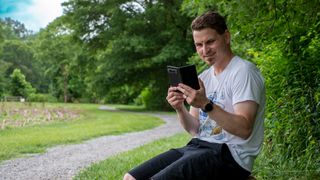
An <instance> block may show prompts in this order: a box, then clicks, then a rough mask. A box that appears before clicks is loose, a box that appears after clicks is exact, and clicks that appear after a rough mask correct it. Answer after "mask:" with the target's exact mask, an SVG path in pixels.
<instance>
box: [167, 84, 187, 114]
mask: <svg viewBox="0 0 320 180" xmlns="http://www.w3.org/2000/svg"><path fill="white" fill-rule="evenodd" d="M177 90H178V88H177V87H170V88H169V89H168V95H167V98H166V99H167V101H168V103H169V104H170V105H171V106H172V107H173V108H174V109H175V110H177V111H181V110H182V108H183V107H184V104H183V102H184V99H185V98H184V95H183V94H182V93H181V92H178V91H177Z"/></svg>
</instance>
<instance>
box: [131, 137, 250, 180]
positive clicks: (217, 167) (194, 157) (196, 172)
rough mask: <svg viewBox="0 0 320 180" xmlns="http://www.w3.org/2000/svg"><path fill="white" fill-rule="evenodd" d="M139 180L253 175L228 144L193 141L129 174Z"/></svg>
mask: <svg viewBox="0 0 320 180" xmlns="http://www.w3.org/2000/svg"><path fill="white" fill-rule="evenodd" d="M129 174H131V175H132V176H133V177H135V178H136V179H137V180H144V179H154V180H158V179H166V180H179V179H181V180H182V179H183V180H187V179H190V180H191V179H192V180H197V179H199V180H202V179H203V180H206V179H208V180H209V179H210V180H213V179H246V178H247V177H248V176H249V175H250V172H248V171H247V170H245V169H243V168H242V167H241V166H239V165H238V163H237V162H236V161H235V160H234V159H233V157H232V155H231V153H230V151H229V148H228V146H227V145H226V144H217V143H209V142H206V141H202V140H199V139H196V138H194V139H192V140H191V141H190V142H189V143H188V144H187V145H186V146H184V147H182V148H178V149H171V150H169V151H167V152H165V153H162V154H160V155H158V156H156V157H154V158H152V159H150V160H148V161H146V162H144V163H143V164H141V165H139V166H137V167H136V168H134V169H132V170H131V171H129Z"/></svg>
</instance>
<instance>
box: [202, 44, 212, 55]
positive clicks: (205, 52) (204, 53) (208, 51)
mask: <svg viewBox="0 0 320 180" xmlns="http://www.w3.org/2000/svg"><path fill="white" fill-rule="evenodd" d="M202 51H203V55H204V56H206V55H208V54H209V53H210V48H209V46H208V45H203V49H202Z"/></svg>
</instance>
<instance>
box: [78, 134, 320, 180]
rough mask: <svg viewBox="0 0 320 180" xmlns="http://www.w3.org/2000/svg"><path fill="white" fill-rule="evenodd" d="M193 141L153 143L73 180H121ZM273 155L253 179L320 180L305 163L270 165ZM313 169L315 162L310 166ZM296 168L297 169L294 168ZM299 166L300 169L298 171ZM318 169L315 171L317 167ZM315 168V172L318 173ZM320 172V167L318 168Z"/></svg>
mask: <svg viewBox="0 0 320 180" xmlns="http://www.w3.org/2000/svg"><path fill="white" fill-rule="evenodd" d="M189 140H190V137H189V135H187V134H186V133H183V134H177V135H175V136H172V137H169V138H163V139H160V140H157V141H154V142H152V143H149V144H146V145H143V146H141V147H139V148H136V149H133V150H131V151H128V152H124V153H120V154H118V155H116V156H113V157H110V158H108V159H106V160H104V161H102V162H99V163H97V164H93V165H92V166H90V167H89V168H87V169H84V170H82V171H81V172H80V173H79V174H78V175H77V176H75V177H74V180H87V179H99V180H104V179H105V180H108V179H122V177H123V175H124V174H125V173H126V172H127V171H129V170H130V169H132V168H133V167H135V166H137V165H139V164H141V163H142V162H144V161H146V160H148V159H150V158H152V157H154V156H155V155H157V154H160V153H162V152H164V151H167V150H169V149H170V148H173V147H181V146H183V145H185V144H186V143H187V142H188V141H189ZM271 158H272V154H271V155H270V154H266V150H265V149H264V150H263V151H262V152H261V154H260V155H259V156H258V158H257V160H256V161H255V166H254V169H253V175H254V177H255V178H256V179H257V180H261V179H263V180H274V179H277V180H279V179H280V180H288V179H290V180H309V179H314V180H317V179H320V171H319V170H317V171H309V170H306V169H304V167H305V164H304V163H303V162H305V161H301V162H300V161H299V160H294V161H295V162H292V161H289V160H285V161H283V162H282V163H281V164H280V166H279V164H278V165H277V164H272V163H270V159H271ZM310 163H312V164H313V165H315V164H316V162H310ZM293 164H295V165H293ZM297 165H298V166H297ZM299 165H300V166H301V167H299ZM315 168H316V167H315ZM315 168H314V169H315ZM317 168H318V169H319V167H317Z"/></svg>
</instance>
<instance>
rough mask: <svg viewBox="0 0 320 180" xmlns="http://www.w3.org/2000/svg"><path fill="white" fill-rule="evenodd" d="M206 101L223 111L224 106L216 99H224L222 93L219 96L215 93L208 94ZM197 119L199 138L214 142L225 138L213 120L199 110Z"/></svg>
mask: <svg viewBox="0 0 320 180" xmlns="http://www.w3.org/2000/svg"><path fill="white" fill-rule="evenodd" d="M208 99H209V100H211V101H212V102H214V103H215V104H216V105H218V106H220V107H221V108H222V109H224V105H223V104H222V103H220V102H219V101H218V99H224V91H222V93H220V94H219V93H218V92H216V91H215V92H213V93H212V94H209V96H208ZM199 119H200V129H199V135H200V136H201V137H212V138H214V139H216V140H222V139H223V138H225V133H224V131H222V128H221V127H220V126H219V125H218V124H217V123H216V122H215V121H214V120H212V119H210V118H209V116H208V114H207V113H205V112H203V111H202V110H200V113H199Z"/></svg>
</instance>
